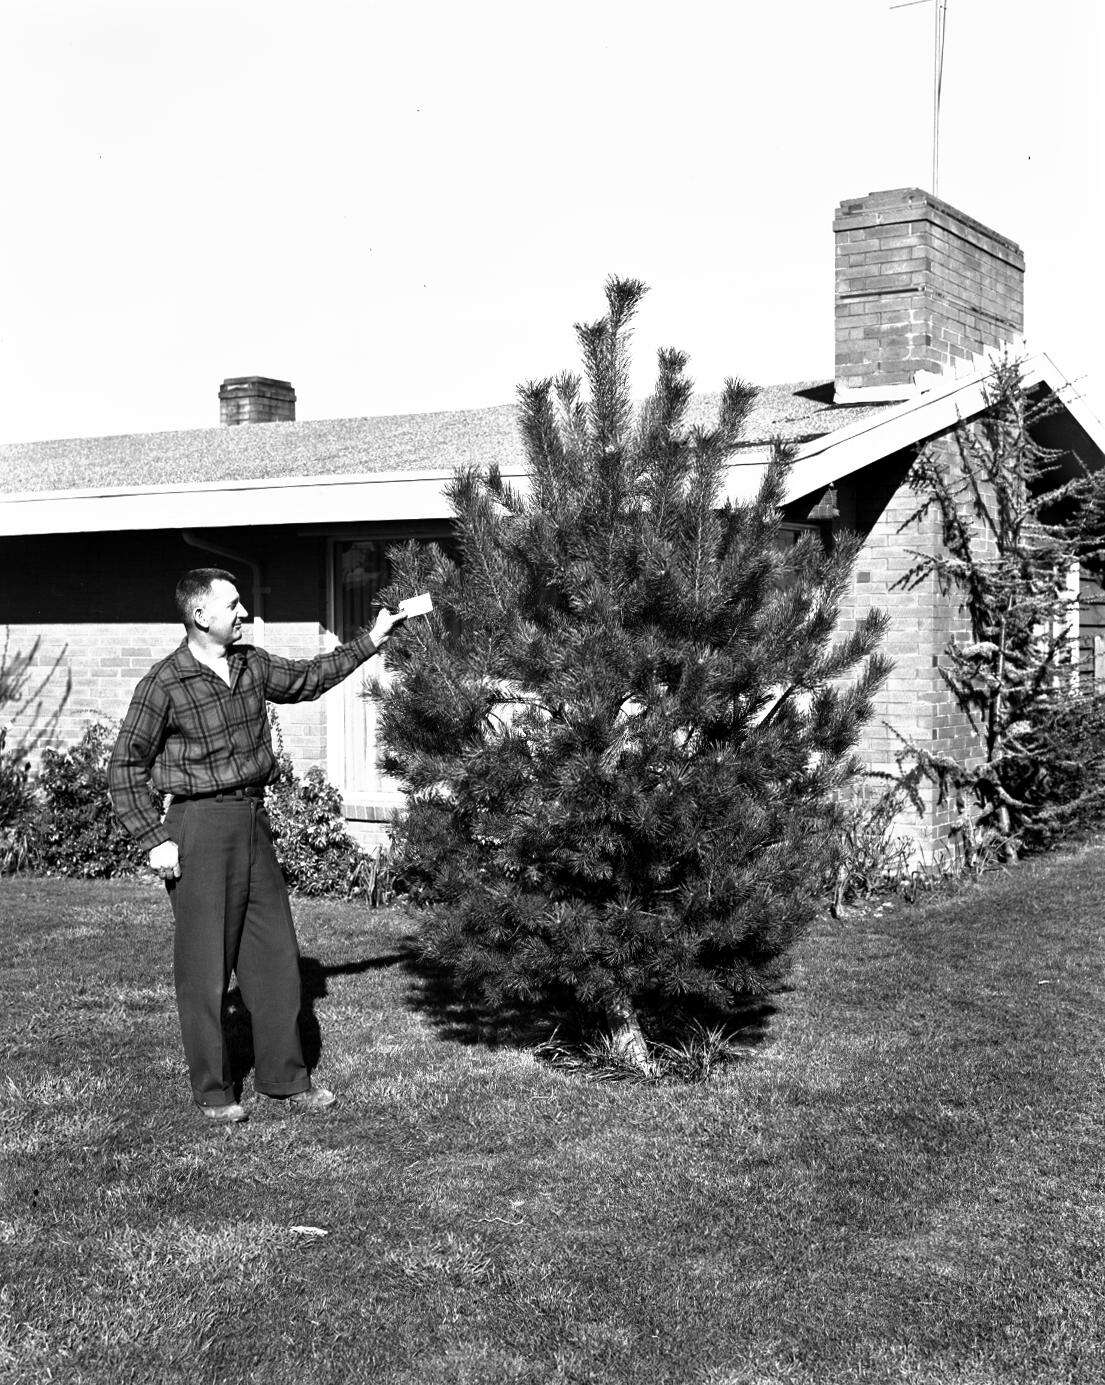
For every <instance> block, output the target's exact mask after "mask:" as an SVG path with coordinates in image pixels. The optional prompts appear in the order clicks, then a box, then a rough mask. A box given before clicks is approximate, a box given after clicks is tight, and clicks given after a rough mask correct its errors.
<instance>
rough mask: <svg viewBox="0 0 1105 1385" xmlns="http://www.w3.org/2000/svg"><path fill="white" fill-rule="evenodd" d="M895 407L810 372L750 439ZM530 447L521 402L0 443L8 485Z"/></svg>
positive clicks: (768, 393) (474, 459)
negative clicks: (855, 401)
mask: <svg viewBox="0 0 1105 1385" xmlns="http://www.w3.org/2000/svg"><path fill="white" fill-rule="evenodd" d="M717 398H718V397H717V395H700V396H697V397H696V399H695V401H694V404H693V406H692V410H691V416H692V419H693V421H696V422H702V423H706V422H708V421H709V420H710V419H711V417H712V415H713V413H714V411H715V410H716V407H717ZM886 407H888V406H886V405H866V406H850V407H844V408H835V407H833V404H832V385H831V384H825V383H824V382H818V381H799V382H797V383H792V384H783V385H771V386H768V387H767V388H765V389H763V390H761V392H760V394H759V395H758V397H757V399H756V402H755V405H754V407H753V409H752V413H751V415H750V417H749V420H748V426H747V429H746V435H745V437H746V442H747V443H748V444H756V443H761V444H762V443H763V442H765V441H767V440H768V439H770V438H771V437H774V436H779V437H782V438H784V439H785V440H787V441H790V442H802V441H804V440H806V439H808V438H813V437H820V436H823V435H824V434H826V433H830V432H832V431H834V430H835V429H837V428H841V427H844V426H845V425H846V424H850V423H855V422H858V421H860V420H861V419H863V418H865V417H868V416H871V415H874V414H878V413H881V412H882V411H883V410H884V409H885V408H886ZM521 455H522V445H521V440H520V438H519V434H518V424H517V409H516V406H515V405H513V404H501V405H497V406H494V407H492V408H485V409H464V410H453V411H446V412H440V413H427V414H401V415H394V416H390V417H379V418H339V419H329V420H325V421H314V422H302V423H252V424H245V425H241V426H238V427H220V428H202V429H192V430H189V431H186V432H174V433H134V434H128V435H125V436H122V437H113V438H63V439H59V440H56V441H52V442H30V443H8V444H4V445H0V494H6V495H19V494H27V493H31V492H42V491H54V490H75V489H84V488H101V487H103V488H111V487H118V486H126V487H142V486H147V485H150V486H159V485H172V484H174V483H179V482H188V483H192V484H203V483H204V482H217V481H228V480H267V479H276V478H286V477H300V476H305V477H310V476H336V475H356V474H359V473H366V472H376V471H447V470H450V469H452V468H453V467H455V466H458V465H463V464H481V465H486V464H489V463H492V462H495V463H498V464H499V465H500V466H503V467H504V468H507V467H509V466H510V465H511V464H512V463H514V464H516V463H517V462H518V461H519V460H520V458H521Z"/></svg>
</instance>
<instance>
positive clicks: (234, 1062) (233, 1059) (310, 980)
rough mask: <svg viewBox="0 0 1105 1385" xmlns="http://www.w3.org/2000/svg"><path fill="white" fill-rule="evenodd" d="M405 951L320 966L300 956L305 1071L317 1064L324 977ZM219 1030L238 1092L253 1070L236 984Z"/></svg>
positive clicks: (372, 966) (356, 971) (385, 961)
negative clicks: (318, 1006) (317, 1007)
mask: <svg viewBox="0 0 1105 1385" xmlns="http://www.w3.org/2000/svg"><path fill="white" fill-rule="evenodd" d="M411 955H412V954H411V953H410V952H408V951H402V952H388V953H385V954H384V955H383V956H380V957H363V958H361V959H360V960H359V961H356V962H340V963H338V964H337V965H336V966H324V965H323V964H322V963H321V962H320V961H319V960H318V959H317V958H316V957H300V959H299V984H300V989H301V992H302V1001H301V1005H300V1010H299V1038H300V1042H301V1044H302V1045H303V1060H304V1062H305V1063H306V1064H307V1070H308V1072H313V1071H314V1070H315V1068H317V1067H318V1061H319V1058H320V1057H321V1056H322V1027H321V1025H320V1024H319V1022H318V1015H317V1014H316V1013H315V1004H316V1002H317V1001H319V1000H322V999H323V997H324V996H326V995H328V994H329V987H328V986H327V984H326V982H327V978H328V977H331V976H360V975H361V974H362V973H364V972H366V971H380V970H382V969H383V968H385V967H394V966H399V965H400V964H401V963H404V962H409V960H410V957H411ZM223 1034H224V1035H225V1038H226V1045H227V1050H228V1052H229V1054H230V1071H231V1076H232V1079H233V1082H234V1095H235V1098H236V1099H237V1098H239V1097H240V1096H241V1094H242V1084H243V1083H244V1082H245V1079H246V1078H247V1077H248V1076H249V1074H250V1073H251V1072H252V1071H253V1064H254V1061H255V1054H254V1050H253V1025H252V1023H251V1022H250V1017H249V1010H248V1009H247V1008H246V1003H245V1001H244V1000H243V999H242V993H241V991H240V990H239V989H238V987H237V986H233V987H231V989H230V992H229V994H228V995H227V998H226V1004H225V1006H224V1007H223Z"/></svg>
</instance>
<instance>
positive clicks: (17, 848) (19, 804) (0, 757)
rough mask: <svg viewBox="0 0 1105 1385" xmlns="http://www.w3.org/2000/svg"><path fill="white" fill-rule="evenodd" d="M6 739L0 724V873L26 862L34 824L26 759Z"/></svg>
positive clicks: (20, 867)
mask: <svg viewBox="0 0 1105 1385" xmlns="http://www.w3.org/2000/svg"><path fill="white" fill-rule="evenodd" d="M7 739H8V728H7V727H6V726H0V875H3V874H5V873H6V872H8V871H13V870H20V869H22V867H23V866H25V865H27V864H28V862H29V859H30V856H31V854H32V851H33V848H34V840H35V834H36V830H37V826H38V824H37V812H36V803H35V797H34V789H33V785H32V780H31V766H30V762H29V761H28V760H27V759H26V757H25V756H24V755H22V754H21V753H20V751H18V750H8V748H7Z"/></svg>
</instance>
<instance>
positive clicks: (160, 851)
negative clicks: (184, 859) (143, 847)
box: [150, 842, 180, 880]
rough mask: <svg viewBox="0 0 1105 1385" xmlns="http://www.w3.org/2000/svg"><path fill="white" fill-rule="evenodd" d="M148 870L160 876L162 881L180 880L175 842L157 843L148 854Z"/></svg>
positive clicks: (178, 855) (178, 854)
mask: <svg viewBox="0 0 1105 1385" xmlns="http://www.w3.org/2000/svg"><path fill="white" fill-rule="evenodd" d="M150 869H151V870H152V871H155V872H156V873H157V874H158V875H160V876H161V878H162V880H177V879H179V878H180V853H179V852H178V851H177V848H176V842H158V844H157V846H155V847H154V848H153V850H152V851H151V852H150Z"/></svg>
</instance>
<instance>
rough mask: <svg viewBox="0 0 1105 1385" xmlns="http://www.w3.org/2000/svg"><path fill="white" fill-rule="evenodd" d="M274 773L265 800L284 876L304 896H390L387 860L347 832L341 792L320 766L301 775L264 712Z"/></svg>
mask: <svg viewBox="0 0 1105 1385" xmlns="http://www.w3.org/2000/svg"><path fill="white" fill-rule="evenodd" d="M269 724H270V726H271V727H272V734H273V747H274V750H275V752H276V777H275V778H274V779H273V780H272V782H271V783H270V784H269V786H268V793H267V803H266V807H267V809H268V815H269V822H270V824H271V827H272V838H273V845H274V846H275V848H276V857H277V860H278V861H279V862H280V868H281V869H282V870H283V872H284V879H285V880H286V881H287V882H288V886H289V887H290V888H291V889H294V890H296V891H298V893H300V894H305V895H342V896H349V895H360V896H365V897H367V898H368V901H369V903H371V904H377V903H387V902H388V900H389V899H390V897H391V885H390V870H389V867H388V864H387V861H386V859H383V858H382V854H381V853H379V852H377V853H376V855H375V856H371V855H369V854H368V853H367V852H365V851H363V850H362V849H361V847H360V846H358V845H357V843H356V842H355V841H354V840H353V838H352V837H351V836H350V835H349V832H348V831H347V829H346V826H345V818H344V817H343V816H342V799H341V791H340V790H339V789H336V788H335V787H334V785H333V784H331V783H329V782H328V781H327V779H326V776H325V775H324V774H323V772H322V771H321V770H320V769H309V770H308V771H307V773H306V774H305V775H304V776H303V777H302V779H301V778H300V777H299V776H298V775H297V774H296V772H295V770H294V769H293V767H292V762H291V758H290V756H289V755H288V754H287V752H286V751H285V750H284V741H283V736H282V735H281V732H280V724H279V722H278V721H277V719H276V716H275V714H274V713H273V712H271V711H270V712H269Z"/></svg>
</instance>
